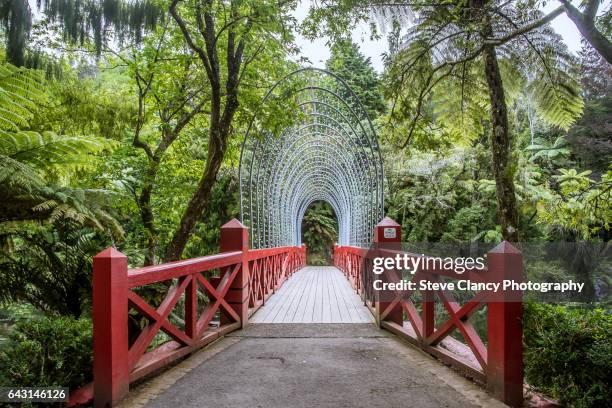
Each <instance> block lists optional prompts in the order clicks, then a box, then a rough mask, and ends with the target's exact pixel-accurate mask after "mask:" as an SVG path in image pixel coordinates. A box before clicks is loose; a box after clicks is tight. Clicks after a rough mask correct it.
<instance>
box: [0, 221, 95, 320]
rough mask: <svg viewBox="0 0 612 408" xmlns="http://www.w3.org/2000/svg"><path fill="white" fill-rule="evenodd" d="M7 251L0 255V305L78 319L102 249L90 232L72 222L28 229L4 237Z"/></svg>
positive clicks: (89, 299) (85, 305)
mask: <svg viewBox="0 0 612 408" xmlns="http://www.w3.org/2000/svg"><path fill="white" fill-rule="evenodd" d="M7 235H9V236H10V238H11V241H10V242H11V250H10V251H8V252H3V253H2V254H0V268H2V271H3V274H2V280H1V281H0V302H2V303H6V302H16V301H20V302H27V303H29V304H31V305H34V306H35V307H36V308H38V309H39V310H42V311H45V312H53V313H59V314H61V315H71V316H74V317H80V316H81V315H82V314H83V313H84V311H86V310H87V309H88V308H89V305H90V302H91V272H92V270H91V266H92V264H91V262H92V257H93V256H94V255H95V254H96V253H97V252H99V251H100V249H101V248H103V243H102V242H100V238H99V237H98V236H97V234H96V233H95V231H94V230H92V229H89V228H83V227H81V226H80V224H79V223H77V222H74V221H67V220H60V221H57V222H55V223H54V224H51V225H50V226H37V225H36V224H33V223H31V224H28V225H27V228H24V226H23V225H21V226H20V228H16V229H15V230H13V231H10V233H9V234H7V233H6V232H4V233H3V234H0V238H6V236H7Z"/></svg>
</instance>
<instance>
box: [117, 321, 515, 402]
mask: <svg viewBox="0 0 612 408" xmlns="http://www.w3.org/2000/svg"><path fill="white" fill-rule="evenodd" d="M122 406H123V407H124V408H127V407H129V408H133V407H143V406H146V407H151V408H154V407H159V408H168V407H176V408H178V407H181V408H183V407H211V408H213V407H214V408H221V407H228V408H229V407H232V408H236V407H261V408H274V407H279V408H281V407H282V408H289V407H298V408H300V407H304V408H306V407H307V408H312V407H329V408H332V407H333V408H338V407H347V408H349V407H351V408H353V407H364V408H375V407H394V408H395V407H418V408H427V407H431V408H434V407H457V408H459V407H461V408H465V407H475V406H481V407H503V406H504V405H503V404H501V403H500V402H498V401H496V400H494V399H493V398H491V397H490V396H489V395H488V394H486V392H484V391H483V390H482V389H481V388H480V387H478V386H477V385H476V384H473V383H472V382H470V381H468V380H466V379H464V378H463V377H461V376H459V375H458V374H456V373H455V372H453V371H452V370H450V369H449V368H447V367H445V366H444V365H442V364H441V363H439V362H438V361H436V360H434V359H432V358H431V357H429V356H427V355H425V354H423V353H421V352H420V351H419V350H416V349H414V348H412V347H410V346H408V345H407V344H405V343H403V342H401V341H400V340H398V339H397V338H395V337H394V336H393V335H391V334H389V333H387V332H384V331H381V330H379V329H377V328H376V327H375V326H374V325H372V324H308V325H305V324H297V325H295V324H255V325H252V326H249V327H248V328H247V329H246V330H243V331H239V332H235V333H233V334H231V335H229V336H227V337H225V338H223V339H221V340H220V341H218V342H216V343H214V344H213V345H211V346H209V347H208V348H206V349H204V350H202V351H200V352H198V353H196V354H195V355H193V356H191V357H190V358H188V359H186V360H185V361H183V362H182V363H180V364H179V365H177V366H175V367H174V368H172V369H171V370H169V371H167V372H165V373H164V374H161V375H160V376H158V377H156V378H154V379H153V380H151V381H150V382H148V383H145V384H143V385H141V386H139V387H137V388H136V389H135V390H132V392H131V394H130V397H128V399H127V400H126V401H125V402H124V403H123V404H122Z"/></svg>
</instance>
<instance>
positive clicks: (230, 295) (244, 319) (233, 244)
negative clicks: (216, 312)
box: [220, 218, 249, 327]
mask: <svg viewBox="0 0 612 408" xmlns="http://www.w3.org/2000/svg"><path fill="white" fill-rule="evenodd" d="M220 249H221V252H231V251H242V266H241V268H240V270H239V271H238V274H237V275H236V278H235V279H234V281H233V282H232V284H231V286H230V288H229V290H228V292H227V295H226V296H225V300H226V301H227V303H228V304H229V305H230V307H231V308H232V309H234V311H235V312H236V313H237V314H238V316H240V324H241V327H245V326H246V325H247V323H248V320H249V261H248V252H249V230H248V228H247V227H245V226H244V225H242V223H241V222H240V221H238V220H237V219H235V218H234V219H232V220H231V221H230V222H228V223H227V224H225V225H223V226H222V227H221V239H220ZM221 319H222V321H221V323H222V324H223V323H224V320H225V319H227V317H226V316H224V314H223V313H221Z"/></svg>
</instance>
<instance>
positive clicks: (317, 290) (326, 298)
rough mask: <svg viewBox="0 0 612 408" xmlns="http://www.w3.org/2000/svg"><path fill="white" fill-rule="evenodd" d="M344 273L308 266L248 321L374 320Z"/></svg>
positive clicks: (342, 321)
mask: <svg viewBox="0 0 612 408" xmlns="http://www.w3.org/2000/svg"><path fill="white" fill-rule="evenodd" d="M373 322H374V317H373V316H372V314H371V313H370V311H369V310H368V309H367V308H366V307H365V306H364V305H363V302H362V301H361V299H360V298H359V295H357V294H356V293H355V291H354V290H353V289H352V288H351V285H350V284H349V282H348V281H347V280H346V278H345V277H344V275H343V274H342V272H340V271H339V270H338V269H337V268H335V267H333V266H307V267H305V268H302V269H301V270H300V271H298V272H296V273H295V274H294V275H293V276H292V277H291V278H289V279H288V280H287V281H286V282H285V283H284V284H283V286H282V287H281V288H280V289H279V290H278V292H276V293H275V294H274V295H272V296H271V297H270V299H269V300H268V301H267V302H266V304H265V306H262V307H261V308H260V309H259V310H258V311H257V312H256V313H255V314H254V315H253V316H251V318H250V319H249V323H373Z"/></svg>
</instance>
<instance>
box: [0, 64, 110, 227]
mask: <svg viewBox="0 0 612 408" xmlns="http://www.w3.org/2000/svg"><path fill="white" fill-rule="evenodd" d="M46 100H47V95H46V94H45V92H44V78H43V75H42V73H40V72H39V71H33V70H28V69H25V68H16V67H14V66H12V65H10V64H0V193H1V194H2V196H3V200H2V203H0V226H1V225H2V223H7V222H8V223H14V222H24V221H28V220H47V221H48V222H51V223H54V222H57V221H59V220H61V219H70V220H73V221H75V222H78V223H80V224H82V225H89V226H91V227H93V228H96V229H100V230H109V231H110V232H111V233H112V234H113V235H115V236H117V237H119V236H121V235H122V230H121V227H120V226H119V225H118V223H117V222H116V220H115V219H114V218H113V217H112V216H111V215H110V214H109V213H108V212H107V211H106V210H105V208H108V207H109V203H108V200H107V199H106V197H108V195H109V194H110V193H109V192H108V191H104V190H82V189H74V188H70V187H65V186H58V185H55V184H53V183H52V182H51V180H56V179H57V176H58V175H62V174H69V173H70V172H71V171H74V170H80V169H84V168H87V167H90V166H92V163H93V162H94V161H93V160H92V155H93V154H96V153H99V152H101V151H102V150H104V149H109V148H111V147H112V144H111V142H109V141H107V140H106V139H103V138H98V137H94V136H66V135H58V134H56V133H53V132H49V131H44V132H42V133H39V132H35V131H32V130H27V127H28V125H29V120H30V119H31V118H32V117H33V116H34V115H35V113H36V110H37V108H38V106H39V104H40V103H42V102H44V101H46Z"/></svg>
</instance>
